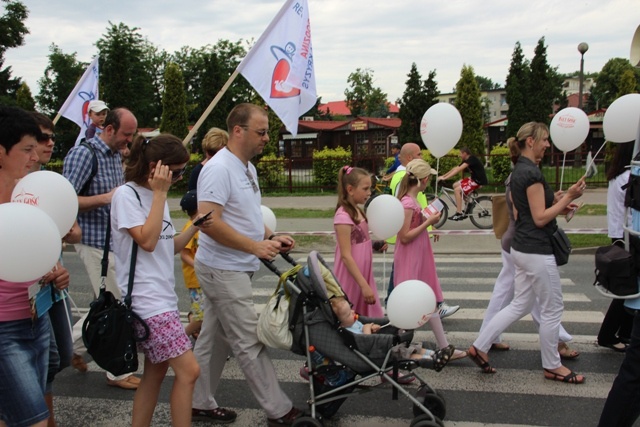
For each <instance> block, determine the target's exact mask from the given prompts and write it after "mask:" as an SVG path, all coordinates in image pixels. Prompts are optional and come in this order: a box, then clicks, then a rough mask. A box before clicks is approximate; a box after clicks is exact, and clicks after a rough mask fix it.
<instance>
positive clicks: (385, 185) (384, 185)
mask: <svg viewBox="0 0 640 427" xmlns="http://www.w3.org/2000/svg"><path fill="white" fill-rule="evenodd" d="M373 177H374V178H375V179H376V184H375V185H374V186H373V187H371V197H369V199H368V200H367V201H366V203H365V204H364V208H365V210H366V209H367V208H368V207H369V204H370V203H371V201H372V200H373V199H375V198H376V197H378V196H379V195H381V194H391V187H389V183H390V182H391V181H383V180H382V178H380V177H379V176H377V175H373Z"/></svg>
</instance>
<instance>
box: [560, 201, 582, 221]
mask: <svg viewBox="0 0 640 427" xmlns="http://www.w3.org/2000/svg"><path fill="white" fill-rule="evenodd" d="M582 205H584V202H579V203H578V204H577V206H576V207H575V208H573V209H571V210H570V211H569V212H567V214H566V215H565V216H564V219H566V220H567V222H569V221H571V220H572V219H573V216H574V215H575V214H576V212H577V211H578V209H580V208H581V207H582Z"/></svg>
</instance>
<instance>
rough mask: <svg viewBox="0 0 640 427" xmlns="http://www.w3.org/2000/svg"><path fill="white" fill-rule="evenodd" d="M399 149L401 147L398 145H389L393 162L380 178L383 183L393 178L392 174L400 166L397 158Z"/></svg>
mask: <svg viewBox="0 0 640 427" xmlns="http://www.w3.org/2000/svg"><path fill="white" fill-rule="evenodd" d="M401 148H402V147H401V146H400V144H391V155H392V156H393V158H394V160H393V163H392V164H391V166H389V168H388V169H387V170H386V171H385V173H384V176H383V177H382V180H383V181H390V180H391V178H392V177H393V174H394V173H395V172H396V170H397V169H398V167H399V166H400V165H401V162H400V158H399V157H400V149H401Z"/></svg>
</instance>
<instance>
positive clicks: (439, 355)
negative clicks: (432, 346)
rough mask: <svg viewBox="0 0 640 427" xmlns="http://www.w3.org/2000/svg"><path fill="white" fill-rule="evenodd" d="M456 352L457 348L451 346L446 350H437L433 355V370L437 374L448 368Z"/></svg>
mask: <svg viewBox="0 0 640 427" xmlns="http://www.w3.org/2000/svg"><path fill="white" fill-rule="evenodd" d="M454 351H455V347H454V346H452V345H451V344H449V345H448V346H446V347H445V348H441V349H439V350H436V351H435V353H434V354H433V356H432V357H433V370H434V371H436V372H440V371H442V369H443V368H444V367H445V366H447V363H449V360H451V356H452V355H453V352H454Z"/></svg>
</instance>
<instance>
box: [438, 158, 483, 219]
mask: <svg viewBox="0 0 640 427" xmlns="http://www.w3.org/2000/svg"><path fill="white" fill-rule="evenodd" d="M460 158H461V159H462V163H460V164H459V165H458V166H456V167H455V168H453V169H451V170H450V171H449V172H447V173H445V174H444V175H441V176H439V177H438V181H444V180H446V179H449V178H451V177H452V176H455V175H457V174H459V173H460V172H463V171H464V170H465V169H468V170H469V172H470V174H471V176H470V177H467V178H463V179H461V180H460V181H456V182H455V184H453V191H454V192H455V196H456V213H455V214H454V215H453V216H451V217H449V219H450V220H451V221H461V220H463V219H465V218H466V217H467V215H466V214H465V213H464V212H463V211H462V207H463V206H462V195H463V193H464V195H465V196H466V195H468V194H469V193H471V192H472V191H475V190H477V189H478V188H480V187H482V186H483V185H486V184H487V174H486V173H485V171H484V166H483V165H482V162H481V161H480V160H479V159H478V158H477V157H476V156H474V155H473V154H471V150H469V148H468V147H462V148H461V149H460Z"/></svg>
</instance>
